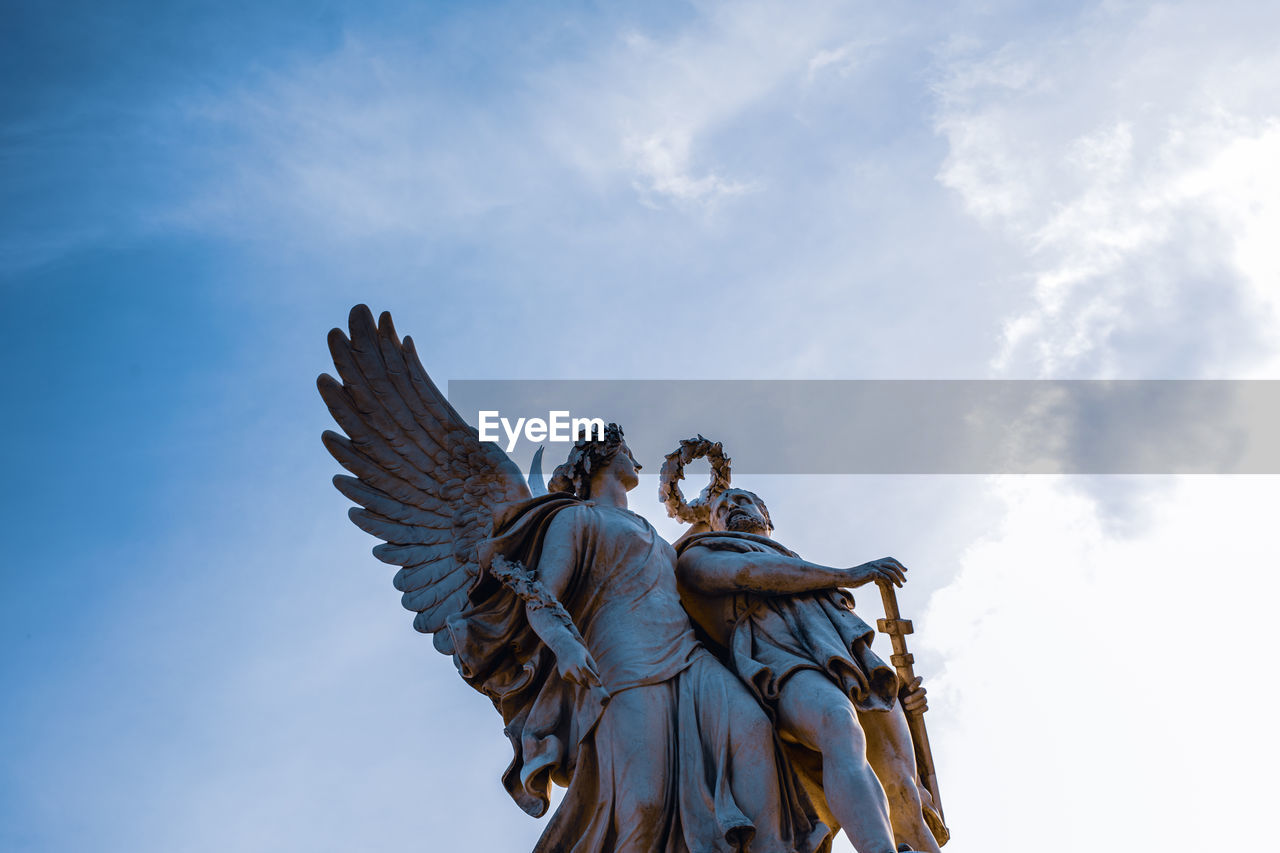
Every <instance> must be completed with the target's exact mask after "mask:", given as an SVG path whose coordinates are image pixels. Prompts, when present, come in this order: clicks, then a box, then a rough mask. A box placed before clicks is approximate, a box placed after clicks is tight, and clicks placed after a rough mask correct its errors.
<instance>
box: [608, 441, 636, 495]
mask: <svg viewBox="0 0 1280 853" xmlns="http://www.w3.org/2000/svg"><path fill="white" fill-rule="evenodd" d="M609 467H610V468H611V469H612V473H613V474H614V475H615V476H617V478H618V481H619V482H620V483H622V487H623V488H624V489H626V490H627V491H628V492H629V491H631V490H632V489H634V488H635V487H636V486H638V485H640V475H639V471H640V469H641V468H642V467H644V466H642V465H641V464H640V463H639V462H637V461H636V458H635V456H633V455H631V448H630V447H627V445H626V442H623V444H622V447H620V448H618V452H617V453H615V454H614V455H613V459H612V460H611V461H610V462H609Z"/></svg>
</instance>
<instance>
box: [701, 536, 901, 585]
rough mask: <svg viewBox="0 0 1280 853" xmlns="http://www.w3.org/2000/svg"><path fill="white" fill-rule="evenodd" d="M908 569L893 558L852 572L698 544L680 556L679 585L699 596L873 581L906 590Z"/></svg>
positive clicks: (875, 562) (783, 556)
mask: <svg viewBox="0 0 1280 853" xmlns="http://www.w3.org/2000/svg"><path fill="white" fill-rule="evenodd" d="M906 571H907V569H906V567H905V566H903V565H902V564H901V563H899V562H898V561H897V560H895V559H893V558H892V557H885V558H884V559H881V560H872V561H871V562H869V563H863V564H862V565H860V566H854V567H853V568H850V569H837V568H832V567H830V566H820V565H818V564H817V563H810V562H808V561H807V560H801V559H800V558H798V557H788V556H787V555H785V554H778V553H765V552H760V551H749V552H746V553H740V552H736V551H727V550H715V549H712V548H709V547H706V546H700V545H694V546H693V547H691V548H689V549H687V550H686V551H685V552H684V553H683V554H681V555H680V562H679V563H678V564H677V566H676V572H677V574H679V576H680V580H681V581H682V582H683V583H684V584H686V585H687V586H689V587H691V588H693V589H696V590H698V591H699V592H704V593H709V594H712V595H725V594H728V593H734V592H756V593H764V594H773V595H789V594H792V593H800V592H816V591H818V590H823V589H836V588H838V587H858V586H862V585H863V584H865V583H869V582H871V581H874V580H887V581H890V582H892V583H895V584H897V585H898V586H902V584H903V582H904V581H905V580H906Z"/></svg>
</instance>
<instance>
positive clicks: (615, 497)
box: [591, 477, 627, 509]
mask: <svg viewBox="0 0 1280 853" xmlns="http://www.w3.org/2000/svg"><path fill="white" fill-rule="evenodd" d="M591 500H593V501H595V502H596V503H598V504H605V505H606V506H614V507H617V508H618V509H626V508H627V490H626V489H625V488H624V487H623V485H622V482H621V481H620V480H616V479H614V478H612V477H611V478H609V479H607V480H597V481H596V482H594V483H592V484H591Z"/></svg>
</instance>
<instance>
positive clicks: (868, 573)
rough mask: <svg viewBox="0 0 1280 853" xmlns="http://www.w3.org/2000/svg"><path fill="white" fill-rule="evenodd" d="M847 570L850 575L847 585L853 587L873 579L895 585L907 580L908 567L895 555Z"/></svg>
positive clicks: (900, 584)
mask: <svg viewBox="0 0 1280 853" xmlns="http://www.w3.org/2000/svg"><path fill="white" fill-rule="evenodd" d="M845 572H846V574H847V575H848V577H849V582H848V584H846V585H847V586H851V587H857V586H862V585H863V584H867V583H871V582H872V581H876V582H887V583H891V584H893V585H895V586H902V585H903V584H904V583H906V582H907V567H906V566H904V565H902V563H899V562H898V561H897V560H895V559H893V557H884V558H883V559H880V560H872V561H871V562H869V563H863V564H862V565H861V566H854V567H853V568H852V569H846V570H845Z"/></svg>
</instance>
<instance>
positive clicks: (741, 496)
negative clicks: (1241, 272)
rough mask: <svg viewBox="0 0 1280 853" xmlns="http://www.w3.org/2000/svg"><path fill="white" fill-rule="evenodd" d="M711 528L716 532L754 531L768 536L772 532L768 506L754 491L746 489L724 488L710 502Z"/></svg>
mask: <svg viewBox="0 0 1280 853" xmlns="http://www.w3.org/2000/svg"><path fill="white" fill-rule="evenodd" d="M708 521H709V523H710V524H711V529H712V530H714V531H717V532H722V531H726V530H728V531H732V532H735V533H755V534H758V535H760V536H769V535H771V534H772V533H773V520H772V519H770V518H769V508H768V507H767V506H765V505H764V501H762V500H760V498H759V496H757V495H756V493H755V492H748V491H747V490H746V489H726V490H725V491H723V492H721V493H720V496H719V497H717V498H716V499H715V500H714V501H712V502H711V517H710V518H709V519H708Z"/></svg>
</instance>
